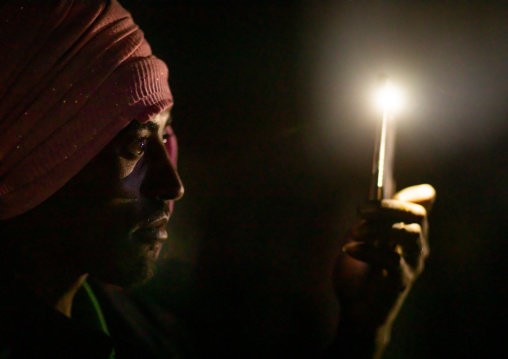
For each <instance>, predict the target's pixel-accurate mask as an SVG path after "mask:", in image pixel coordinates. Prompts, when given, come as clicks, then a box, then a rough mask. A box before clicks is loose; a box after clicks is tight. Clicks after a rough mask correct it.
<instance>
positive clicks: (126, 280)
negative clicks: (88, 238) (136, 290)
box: [90, 258, 156, 288]
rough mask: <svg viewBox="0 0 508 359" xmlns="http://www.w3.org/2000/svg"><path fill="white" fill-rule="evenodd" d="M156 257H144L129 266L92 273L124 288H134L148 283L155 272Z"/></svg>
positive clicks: (104, 280)
mask: <svg viewBox="0 0 508 359" xmlns="http://www.w3.org/2000/svg"><path fill="white" fill-rule="evenodd" d="M155 268H156V263H155V258H144V259H143V260H139V261H138V262H136V263H132V264H131V265H130V266H128V267H123V268H110V270H107V271H106V272H104V271H102V270H101V271H97V272H95V273H93V272H92V273H90V274H91V275H93V276H94V277H96V278H98V279H100V280H101V281H103V282H105V283H108V284H113V285H117V286H120V287H123V288H132V287H136V286H139V285H141V284H144V283H146V282H147V281H148V280H150V279H151V278H152V277H153V276H154V274H155Z"/></svg>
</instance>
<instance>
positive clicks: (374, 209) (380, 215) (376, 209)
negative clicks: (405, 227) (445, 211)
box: [357, 199, 427, 223]
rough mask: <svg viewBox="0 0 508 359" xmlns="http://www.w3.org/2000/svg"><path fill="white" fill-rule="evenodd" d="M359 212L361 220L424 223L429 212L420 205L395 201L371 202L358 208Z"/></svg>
mask: <svg viewBox="0 0 508 359" xmlns="http://www.w3.org/2000/svg"><path fill="white" fill-rule="evenodd" d="M357 211H358V216H360V217H361V218H363V219H366V220H373V221H374V220H386V221H396V222H404V223H422V222H423V220H424V219H425V217H426V216H427V211H426V210H425V208H424V207H422V206H420V205H419V204H416V203H411V202H405V201H399V200H395V199H383V200H381V201H369V202H366V203H364V204H363V205H361V206H360V207H358V210H357Z"/></svg>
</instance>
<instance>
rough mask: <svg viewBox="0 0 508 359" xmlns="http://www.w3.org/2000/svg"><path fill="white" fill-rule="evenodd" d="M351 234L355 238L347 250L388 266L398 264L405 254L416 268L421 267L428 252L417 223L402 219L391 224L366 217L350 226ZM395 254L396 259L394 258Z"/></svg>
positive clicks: (355, 256)
mask: <svg viewBox="0 0 508 359" xmlns="http://www.w3.org/2000/svg"><path fill="white" fill-rule="evenodd" d="M350 238H351V239H352V240H353V241H354V242H352V243H351V245H346V246H345V247H344V251H345V252H346V253H348V254H350V255H351V256H352V257H353V258H356V259H359V260H362V261H365V262H369V263H374V264H377V265H381V266H383V267H385V268H388V267H391V266H392V265H398V264H399V260H400V257H401V256H402V257H403V258H404V260H405V261H406V262H407V264H409V265H410V266H411V267H413V268H414V269H415V270H421V269H423V267H422V266H423V259H425V258H426V257H427V256H428V253H429V248H428V244H427V241H426V238H425V235H424V234H423V232H422V227H421V226H420V225H419V224H418V223H412V224H405V223H403V222H399V223H395V224H393V225H391V224H390V223H386V222H375V223H373V222H367V221H363V222H361V223H359V224H358V225H356V226H354V227H353V228H352V229H351V232H350ZM356 244H361V245H359V246H357V245H356ZM363 252H365V253H363ZM395 255H397V259H394V258H395V257H394V256H395Z"/></svg>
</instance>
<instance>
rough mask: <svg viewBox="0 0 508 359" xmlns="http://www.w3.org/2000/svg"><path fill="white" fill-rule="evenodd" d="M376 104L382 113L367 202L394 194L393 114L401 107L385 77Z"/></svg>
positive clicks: (396, 92)
mask: <svg viewBox="0 0 508 359" xmlns="http://www.w3.org/2000/svg"><path fill="white" fill-rule="evenodd" d="M377 102H378V106H379V108H380V109H381V111H382V119H381V122H380V123H379V124H378V129H377V132H376V141H375V144H374V156H373V159H372V175H371V183H370V192H369V200H375V201H380V200H382V199H383V198H391V197H392V195H393V194H394V192H395V181H394V179H393V160H394V152H395V123H394V120H393V117H394V112H395V111H396V110H397V109H398V108H399V107H400V105H401V96H400V93H399V92H398V91H397V89H396V88H395V87H394V86H393V85H392V84H391V82H390V81H389V80H388V79H387V78H386V77H385V76H382V77H381V88H380V91H379V93H378V95H377Z"/></svg>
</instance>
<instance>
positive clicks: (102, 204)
mask: <svg viewBox="0 0 508 359" xmlns="http://www.w3.org/2000/svg"><path fill="white" fill-rule="evenodd" d="M169 120H170V116H169V112H168V111H166V112H163V113H161V114H159V115H157V116H155V117H154V118H152V119H151V121H149V122H147V123H145V124H140V123H138V122H136V121H133V122H132V123H131V124H129V126H127V127H126V128H125V129H124V130H122V131H121V132H120V133H119V134H118V135H117V136H116V137H115V138H114V139H113V140H112V141H111V142H110V143H109V144H108V145H107V146H106V147H105V148H104V149H103V150H102V151H101V152H100V153H99V154H98V155H97V156H96V157H95V158H94V159H93V160H92V161H91V162H90V163H89V164H88V165H87V166H86V167H85V168H83V169H82V170H81V171H80V172H79V173H78V174H77V175H76V176H75V177H74V178H73V179H71V180H70V181H69V182H68V183H67V184H66V185H65V186H64V187H63V188H62V189H60V190H59V191H58V192H57V193H55V194H54V195H53V196H51V197H50V198H49V199H48V200H47V201H46V202H44V203H42V204H41V205H40V206H38V207H36V208H35V209H33V210H32V211H30V212H27V213H25V214H23V215H20V216H17V217H14V218H13V219H11V220H8V221H6V222H4V223H2V231H3V235H4V236H6V237H9V239H10V241H9V243H12V244H10V245H9V251H10V253H9V255H10V258H11V259H10V260H9V263H8V264H5V265H6V266H8V268H6V270H8V271H9V272H12V273H11V275H9V277H11V278H12V280H13V281H15V283H16V285H20V286H22V287H23V288H24V289H26V290H28V291H30V292H35V293H36V294H37V295H39V296H40V297H41V298H42V299H44V300H45V301H47V302H48V303H49V304H51V305H52V306H54V307H55V308H56V309H58V310H60V311H61V312H63V313H64V314H67V315H69V314H70V309H71V304H72V299H73V295H74V293H75V292H76V291H77V289H79V287H80V284H81V283H82V281H83V280H84V279H85V278H86V276H87V275H88V274H90V275H92V276H94V277H96V278H99V279H101V280H103V281H105V282H108V283H112V284H116V285H121V286H130V285H132V284H136V283H139V282H143V281H145V280H147V279H148V278H150V277H151V275H152V274H153V270H154V266H155V260H156V259H157V256H158V254H159V252H160V249H161V247H162V244H163V242H164V241H165V240H166V239H167V232H166V225H167V223H168V220H169V217H170V215H171V210H172V205H171V202H172V201H174V200H178V199H180V198H181V197H182V195H183V185H182V182H181V180H180V178H179V176H178V173H177V171H176V168H175V165H174V164H173V163H172V161H171V159H170V156H169V154H168V152H167V150H166V147H165V142H166V141H167V140H169V139H170V136H172V131H171V128H170V127H169V122H170V121H169ZM11 254H12V255H11ZM4 273H5V272H4Z"/></svg>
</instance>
